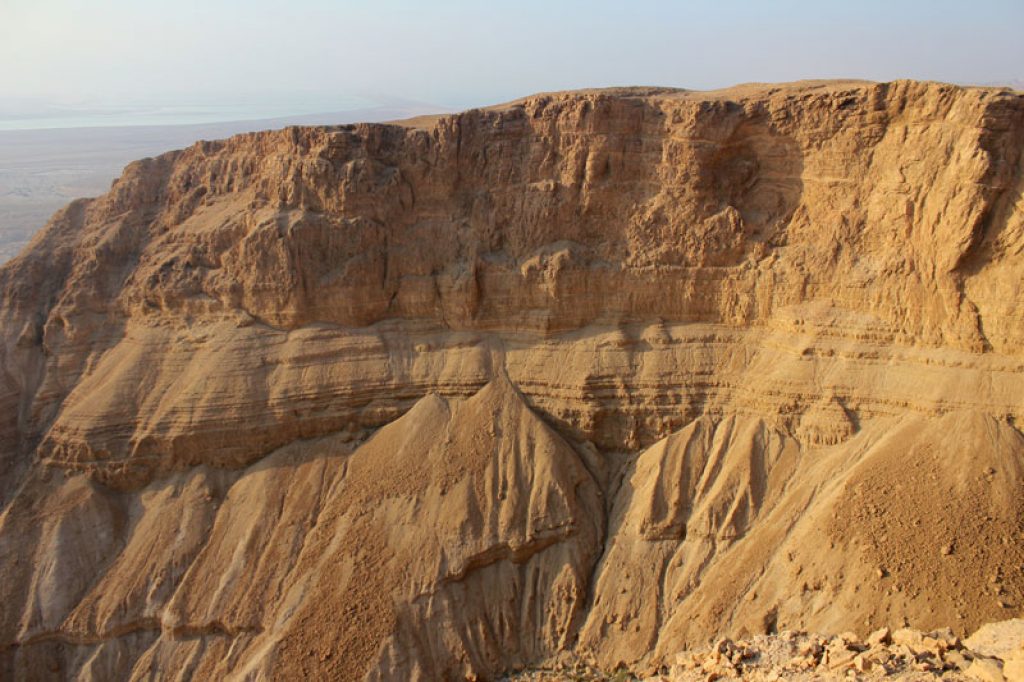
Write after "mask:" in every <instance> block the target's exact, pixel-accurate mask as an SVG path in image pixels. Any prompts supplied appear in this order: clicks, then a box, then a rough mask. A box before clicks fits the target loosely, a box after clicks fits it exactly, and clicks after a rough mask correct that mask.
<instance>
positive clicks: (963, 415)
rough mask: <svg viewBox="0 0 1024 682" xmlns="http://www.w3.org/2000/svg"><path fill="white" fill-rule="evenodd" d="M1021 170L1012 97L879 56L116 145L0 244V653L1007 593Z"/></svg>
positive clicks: (981, 603)
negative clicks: (869, 77) (917, 74)
mask: <svg viewBox="0 0 1024 682" xmlns="http://www.w3.org/2000/svg"><path fill="white" fill-rule="evenodd" d="M1022 191H1024V96H1022V95H1020V94H1018V93H1013V92H1009V91H1002V90H998V89H985V88H959V87H955V86H950V85H942V84H935V83H917V82H895V83H865V82H810V83H797V84H788V85H778V86H773V85H764V86H744V87H739V88H734V89H731V90H724V91H719V92H711V93H697V92H688V91H678V90H668V89H656V88H645V89H619V90H608V91H580V92H571V93H554V94H546V95H538V96H534V97H530V98H526V99H524V100H521V101H518V102H513V103H511V104H508V105H503V106H500V107H494V108H491V109H486V110H474V111H469V112H465V113H462V114H458V115H454V116H442V117H434V118H428V119H421V120H416V121H410V122H406V123H397V124H393V125H378V124H374V125H355V126H339V127H327V128H289V129H285V130H281V131H275V132H266V133H255V134H247V135H240V136H237V137H233V138H231V139H229V140H225V141H219V142H199V143H197V144H195V145H193V146H192V147H190V148H188V149H186V150H182V151H177V152H171V153H169V154H165V155H163V156H160V157H157V158H155V159H145V160H142V161H139V162H136V163H134V164H132V165H130V166H129V167H128V168H126V169H125V172H124V174H123V176H122V177H121V178H120V179H119V180H118V181H116V182H115V183H114V185H113V186H112V188H111V190H110V192H109V193H107V194H106V195H104V196H102V197H99V198H96V199H89V200H79V201H76V202H74V203H72V204H71V205H70V206H68V207H67V208H66V209H64V210H62V211H61V212H59V213H58V214H57V215H56V216H54V218H53V219H52V220H51V222H50V223H49V224H48V225H47V227H46V228H45V229H44V230H43V231H42V232H41V233H40V234H39V235H38V236H37V237H36V238H35V240H34V241H33V242H32V244H31V245H30V246H29V247H28V248H27V249H26V251H25V252H23V253H22V254H21V255H20V256H19V257H18V258H16V259H14V260H13V261H11V262H10V263H8V264H6V265H5V266H3V267H2V268H0V408H2V409H0V505H2V514H0V548H2V551H0V576H2V580H0V600H2V602H3V603H4V604H5V607H4V609H3V610H2V613H0V646H3V647H4V648H3V649H2V651H3V653H2V654H0V656H2V658H0V677H5V678H6V677H20V678H34V677H45V676H46V675H54V674H57V675H62V676H65V677H74V676H79V677H81V678H85V679H88V678H96V679H112V678H135V679H141V678H149V677H154V676H157V675H160V676H164V675H167V674H168V671H181V672H180V673H179V676H180V677H182V678H188V677H194V678H196V679H206V678H221V679H282V678H293V677H298V676H300V675H301V676H307V677H308V676H313V677H315V678H318V679H325V678H326V679H361V678H363V677H367V676H368V677H370V678H377V679H387V678H403V679H404V678H414V679H416V678H419V679H437V678H442V677H445V676H448V677H461V676H463V675H477V676H480V677H483V678H491V677H494V676H497V675H499V674H501V673H503V672H507V671H510V670H515V669H517V668H520V667H522V666H527V665H536V664H539V663H542V662H544V661H549V660H554V659H555V658H558V657H560V656H561V657H565V656H569V655H571V656H576V657H580V658H584V659H586V660H590V661H593V662H595V664H596V665H599V666H601V667H604V668H610V667H612V666H614V665H615V664H617V663H618V662H620V661H623V662H628V663H630V664H633V663H635V662H638V661H640V662H642V663H643V664H644V665H650V666H657V665H659V664H660V663H661V662H662V661H663V659H664V657H665V656H667V655H668V654H669V653H673V652H675V651H678V650H679V648H681V647H683V646H688V645H695V644H700V643H704V642H706V641H707V640H708V639H709V638H711V637H713V636H716V635H720V634H729V635H732V636H739V635H744V634H748V633H757V632H765V631H775V630H777V629H780V628H783V627H806V628H813V629H816V630H819V631H840V630H844V629H854V630H856V631H866V630H868V629H873V628H875V627H880V626H882V625H891V626H897V627H898V626H900V625H902V624H903V622H904V620H906V621H907V622H908V623H910V624H912V625H913V626H914V627H918V628H925V629H927V628H932V627H940V626H946V625H949V626H952V627H953V628H954V629H955V630H957V631H958V632H961V633H963V632H968V631H970V630H972V629H973V628H975V627H976V626H977V625H979V624H981V623H983V622H986V621H989V620H998V619H1002V618H1008V617H1010V616H1011V615H1014V614H1020V613H1021V603H1022V600H1024V574H1022V572H1021V570H1020V567H1021V566H1022V565H1024V485H1022V483H1024V437H1022V434H1021V433H1020V431H1019V430H1018V429H1017V426H1016V425H1017V423H1018V420H1019V419H1021V418H1022V417H1024V382H1022V381H1021V378H1022V373H1024V289H1022V283H1024V260H1022V251H1024V197H1022ZM44 671H45V672H44Z"/></svg>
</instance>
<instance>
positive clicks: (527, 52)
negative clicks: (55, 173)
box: [0, 0, 1024, 107]
mask: <svg viewBox="0 0 1024 682" xmlns="http://www.w3.org/2000/svg"><path fill="white" fill-rule="evenodd" d="M1022 28H1024V0H970V1H967V0H902V1H901V0H806V1H798V0H780V1H772V0H716V1H693V2H682V1H680V2H668V1H662V2H656V1H653V0H620V1H618V2H606V1H604V0H588V1H576V0H563V1H559V0H513V1H511V2H500V3H499V2H482V1H481V2H469V1H462V0H453V1H445V0H435V1H428V0H372V1H371V0H366V1H363V0H337V1H335V2H328V1H326V0H290V1H289V2H284V1H279V2H269V1H268V0H245V1H242V0H235V1H232V0H0V65H2V67H0V98H5V97H6V98H10V99H12V100H14V99H25V98H36V97H39V98H43V99H54V98H58V99H63V100H72V101H75V100H87V101H89V102H95V103H101V104H118V103H121V102H133V101H146V100H150V99H157V100H164V99H176V98H187V99H196V100H203V101H215V100H230V101H233V100H237V99H244V98H246V97H256V98H271V99H273V98H286V99H288V98H303V97H321V96H324V95H325V94H328V95H330V94H331V93H345V94H370V95H373V94H385V95H393V96H398V97H403V98H408V99H414V100H420V101H425V102H430V103H434V104H439V105H446V106H452V107H464V106H471V105H478V104H486V103H492V102H497V101H501V100H507V99H511V98H514V97H518V96H521V95H525V94H529V93H532V92H536V91H541V90H555V89H566V88H577V87H585V86H604V85H631V84H657V85H673V86H681V87H690V88H701V89H704V88H712V87H719V86H725V85H730V84H734V83H737V82H747V81H784V80H794V79H800V78H818V77H821V78H825V77H827V78H831V77H860V78H869V79H876V80H885V79H892V78H900V77H912V78H925V79H936V80H946V81H954V82H992V81H1003V80H1008V79H1021V78H1024V37H1022V35H1021V29H1022Z"/></svg>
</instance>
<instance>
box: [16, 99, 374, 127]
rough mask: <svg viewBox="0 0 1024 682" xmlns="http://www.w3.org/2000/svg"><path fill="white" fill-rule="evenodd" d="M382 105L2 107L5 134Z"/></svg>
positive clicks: (322, 101) (309, 102)
mask: <svg viewBox="0 0 1024 682" xmlns="http://www.w3.org/2000/svg"><path fill="white" fill-rule="evenodd" d="M379 105H380V102H378V101H374V100H372V99H369V98H365V97H358V96H341V97H329V98H324V97H318V98H295V99H293V100H288V101H275V102H265V101H255V102H242V103H231V104H223V103H217V104H206V103H194V102H182V103H161V104H128V105H116V106H115V105H92V104H86V105H67V104H62V105H58V104H49V103H33V102H18V103H13V104H12V103H6V104H0V130H42V129H47V128H113V127H117V128H120V127H126V126H167V125H196V124H203V123H218V122H221V121H248V120H261V119H276V118H282V117H288V116H303V115H308V114H316V113H320V112H324V111H347V110H354V109H364V108H368V107H374V106H379Z"/></svg>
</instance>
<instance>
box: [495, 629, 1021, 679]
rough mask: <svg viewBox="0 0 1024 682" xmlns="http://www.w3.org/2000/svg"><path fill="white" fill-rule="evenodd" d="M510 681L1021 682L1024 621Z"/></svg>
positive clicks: (753, 648) (782, 636)
mask: <svg viewBox="0 0 1024 682" xmlns="http://www.w3.org/2000/svg"><path fill="white" fill-rule="evenodd" d="M506 679H507V680H509V681H519V682H527V681H538V682H539V681H542V680H551V681H554V680H579V681H581V682H582V681H586V680H594V681H598V680H616V681H619V680H623V681H624V680H643V681H644V682H712V681H713V680H730V679H742V680H752V681H754V682H758V681H761V682H774V681H775V680H793V681H794V682H796V681H804V680H807V681H809V680H822V679H850V680H877V679H893V680H935V679H942V680H981V681H982V682H1004V681H1005V682H1021V681H1024V620H1011V621H1004V622H1000V623H992V624H989V625H986V626H984V627H982V628H981V629H980V630H978V632H976V633H975V634H974V635H972V636H971V637H969V638H968V639H967V640H965V641H961V640H960V638H959V637H957V636H956V635H954V634H953V631H952V630H950V629H949V628H945V629H943V630H934V631H931V632H921V631H919V630H914V629H912V628H900V629H898V630H896V631H895V632H893V631H890V630H889V628H881V629H879V630H876V631H875V632H872V633H871V634H870V635H868V637H866V638H864V639H861V638H859V637H858V636H857V635H855V634H853V633H844V634H841V635H836V636H833V637H824V636H821V635H814V634H810V633H806V632H801V631H793V630H786V631H783V632H780V633H779V634H776V635H756V636H754V637H751V638H749V639H742V640H737V641H734V640H731V639H728V638H722V639H719V640H718V641H717V642H715V643H714V645H713V646H711V647H710V648H709V649H705V650H699V651H695V652H684V653H681V654H678V655H677V656H676V658H675V663H674V664H672V665H663V666H661V668H660V669H659V670H658V671H656V672H654V673H653V674H645V673H642V672H636V671H635V670H632V669H630V668H629V667H627V666H625V665H622V666H620V668H619V669H618V670H617V671H616V672H614V673H611V674H607V673H602V672H599V671H597V670H595V669H594V668H592V667H590V666H588V665H586V664H583V663H577V664H574V665H573V664H567V663H563V664H561V665H559V666H555V667H553V668H551V669H548V670H535V671H531V672H523V673H519V674H516V675H513V676H510V677H508V678H506Z"/></svg>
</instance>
